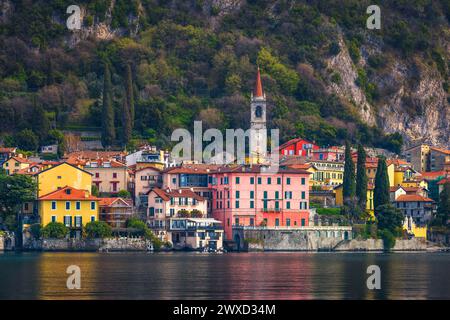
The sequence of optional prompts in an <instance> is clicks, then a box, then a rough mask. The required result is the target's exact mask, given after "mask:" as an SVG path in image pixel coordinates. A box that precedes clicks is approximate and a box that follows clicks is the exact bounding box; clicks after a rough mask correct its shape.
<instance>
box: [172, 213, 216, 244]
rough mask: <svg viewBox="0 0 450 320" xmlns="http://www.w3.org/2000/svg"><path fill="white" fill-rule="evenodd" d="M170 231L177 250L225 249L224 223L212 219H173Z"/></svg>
mask: <svg viewBox="0 0 450 320" xmlns="http://www.w3.org/2000/svg"><path fill="white" fill-rule="evenodd" d="M168 231H169V232H170V233H171V235H172V244H173V247H174V248H175V249H182V248H188V249H194V250H196V249H203V248H205V249H208V250H221V249H222V248H223V228H222V223H221V222H220V221H218V220H215V219H211V218H201V219H198V218H171V219H170V220H169V228H168Z"/></svg>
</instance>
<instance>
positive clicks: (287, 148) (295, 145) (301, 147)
mask: <svg viewBox="0 0 450 320" xmlns="http://www.w3.org/2000/svg"><path fill="white" fill-rule="evenodd" d="M279 150H280V155H284V156H302V157H312V151H313V150H319V146H317V145H315V144H314V143H312V142H310V141H308V140H305V139H302V138H295V139H291V140H289V141H287V142H285V143H283V144H282V145H281V146H280V147H279Z"/></svg>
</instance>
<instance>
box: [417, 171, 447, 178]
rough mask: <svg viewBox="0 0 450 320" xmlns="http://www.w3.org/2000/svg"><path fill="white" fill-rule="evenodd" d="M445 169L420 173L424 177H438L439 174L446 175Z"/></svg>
mask: <svg viewBox="0 0 450 320" xmlns="http://www.w3.org/2000/svg"><path fill="white" fill-rule="evenodd" d="M445 174H446V172H445V171H443V170H442V171H431V172H421V173H420V175H421V176H422V178H423V179H436V178H437V177H439V176H445Z"/></svg>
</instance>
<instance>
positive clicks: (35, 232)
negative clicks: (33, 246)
mask: <svg viewBox="0 0 450 320" xmlns="http://www.w3.org/2000/svg"><path fill="white" fill-rule="evenodd" d="M30 233H31V235H32V236H33V238H35V239H39V238H40V237H41V235H42V228H41V225H40V224H39V223H35V224H32V225H31V226H30Z"/></svg>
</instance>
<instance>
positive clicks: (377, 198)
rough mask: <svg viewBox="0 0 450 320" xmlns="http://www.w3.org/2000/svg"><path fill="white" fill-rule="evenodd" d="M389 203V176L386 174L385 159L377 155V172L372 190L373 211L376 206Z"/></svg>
mask: <svg viewBox="0 0 450 320" xmlns="http://www.w3.org/2000/svg"><path fill="white" fill-rule="evenodd" d="M389 203H390V199H389V177H388V174H387V166H386V159H385V158H384V157H379V159H378V166H377V174H376V176H375V189H374V192H373V204H374V207H375V213H377V208H378V207H379V206H382V205H385V204H389Z"/></svg>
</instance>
